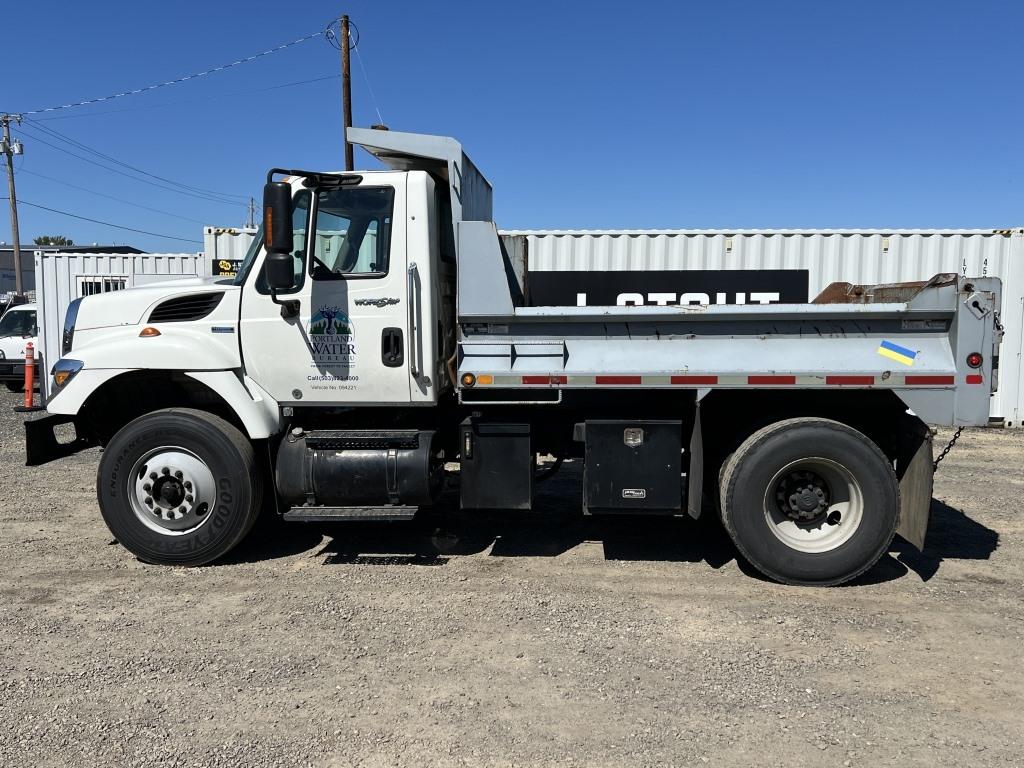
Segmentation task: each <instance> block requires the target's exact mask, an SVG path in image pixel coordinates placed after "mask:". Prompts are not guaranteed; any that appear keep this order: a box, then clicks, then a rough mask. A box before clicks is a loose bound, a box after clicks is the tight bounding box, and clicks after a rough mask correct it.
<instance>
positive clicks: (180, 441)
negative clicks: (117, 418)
mask: <svg viewBox="0 0 1024 768" xmlns="http://www.w3.org/2000/svg"><path fill="white" fill-rule="evenodd" d="M96 491H97V496H98V498H99V504H100V510H101V512H102V514H103V519H104V520H105V521H106V523H107V527H108V528H110V531H111V533H113V534H114V536H115V537H116V538H117V540H118V541H119V542H120V543H121V545H122V546H124V547H125V548H126V549H127V550H128V551H129V552H131V553H132V554H134V555H135V556H136V557H138V558H139V559H140V560H144V561H145V562H147V563H155V564H159V565H186V566H192V565H205V564H207V563H210V562H213V561H214V560H216V559H218V558H220V557H223V556H224V555H225V554H227V553H228V552H229V551H230V550H231V549H232V548H234V547H235V546H236V545H237V544H238V543H239V542H240V541H241V540H242V539H243V538H244V537H245V535H246V534H247V533H248V532H249V530H250V529H251V528H252V526H253V523H254V522H255V521H256V517H257V516H258V514H259V510H260V508H261V504H262V497H263V479H262V475H261V473H260V472H259V471H258V469H257V467H256V461H255V455H254V452H253V448H252V445H251V444H250V443H249V441H248V440H247V439H246V437H245V436H244V435H243V434H242V433H241V432H239V431H238V429H236V428H235V427H234V426H232V425H231V424H229V423H228V422H226V421H224V419H221V418H219V417H217V416H213V415H212V414H209V413H205V412H203V411H196V410H191V409H184V408H171V409H167V410H163V411H156V412H154V413H150V414H147V415H145V416H141V417H140V418H138V419H135V420H134V421H132V422H130V423H129V424H127V425H126V426H125V427H124V428H122V429H121V430H120V431H119V432H118V433H117V434H116V435H114V437H113V439H111V441H110V443H109V444H108V445H107V447H106V449H105V450H104V452H103V457H102V459H101V461H100V466H99V472H98V476H97V479H96Z"/></svg>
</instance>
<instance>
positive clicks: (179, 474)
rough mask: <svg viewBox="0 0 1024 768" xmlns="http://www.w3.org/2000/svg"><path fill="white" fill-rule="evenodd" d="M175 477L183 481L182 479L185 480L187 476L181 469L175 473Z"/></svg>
mask: <svg viewBox="0 0 1024 768" xmlns="http://www.w3.org/2000/svg"><path fill="white" fill-rule="evenodd" d="M174 476H175V477H176V478H178V479H179V480H181V478H183V477H184V476H185V475H184V474H182V471H181V470H180V469H179V470H178V471H177V472H175V473H174Z"/></svg>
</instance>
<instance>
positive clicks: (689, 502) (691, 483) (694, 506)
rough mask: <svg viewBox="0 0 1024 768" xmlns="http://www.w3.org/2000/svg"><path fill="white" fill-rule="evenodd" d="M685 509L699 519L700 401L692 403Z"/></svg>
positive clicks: (701, 470)
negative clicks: (691, 427)
mask: <svg viewBox="0 0 1024 768" xmlns="http://www.w3.org/2000/svg"><path fill="white" fill-rule="evenodd" d="M686 481H687V483H686V484H687V490H686V511H687V512H688V513H689V514H690V517H692V518H693V519H694V520H698V519H700V513H701V502H702V501H703V498H704V441H703V438H702V435H701V431H700V402H697V403H696V404H695V405H694V412H693V431H692V432H691V433H690V469H689V472H688V474H687V476H686Z"/></svg>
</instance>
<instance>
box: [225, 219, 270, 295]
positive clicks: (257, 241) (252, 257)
mask: <svg viewBox="0 0 1024 768" xmlns="http://www.w3.org/2000/svg"><path fill="white" fill-rule="evenodd" d="M262 248H263V225H262V224H260V228H259V229H258V230H256V237H254V238H253V240H252V245H250V246H249V250H248V251H246V252H245V258H244V259H242V263H241V264H240V265H239V267H238V272H236V273H235V279H234V280H232V281H231V282H232V284H234V285H241V284H242V283H244V282H245V278H246V275H248V274H249V270H250V269H252V263H253V262H254V261H256V257H257V256H258V255H259V253H260V250H261V249H262Z"/></svg>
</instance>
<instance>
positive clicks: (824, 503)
mask: <svg viewBox="0 0 1024 768" xmlns="http://www.w3.org/2000/svg"><path fill="white" fill-rule="evenodd" d="M764 515H765V520H766V522H767V524H768V528H769V530H771V532H772V533H773V534H774V535H775V537H776V538H777V539H779V541H781V542H782V543H783V544H785V545H786V546H787V547H789V548H791V549H794V550H796V551H797V552H803V553H806V554H819V553H822V552H831V551H832V550H834V549H838V548H839V547H841V546H842V545H843V544H845V543H846V542H848V541H849V540H850V539H851V538H853V536H854V534H856V533H857V530H858V529H859V528H860V525H861V522H862V521H863V520H864V493H863V491H862V489H861V487H860V483H858V482H857V479H856V478H855V477H854V476H853V473H852V472H850V470H849V469H847V468H846V467H844V466H843V465H842V464H840V463H839V462H837V461H833V460H832V459H826V458H821V457H812V458H805V459H798V460H797V461H793V462H790V463H789V464H787V465H786V466H784V467H783V468H782V469H780V470H779V471H778V472H776V473H775V476H774V477H773V478H772V480H771V482H770V483H769V484H768V488H767V489H766V491H765V496H764Z"/></svg>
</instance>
